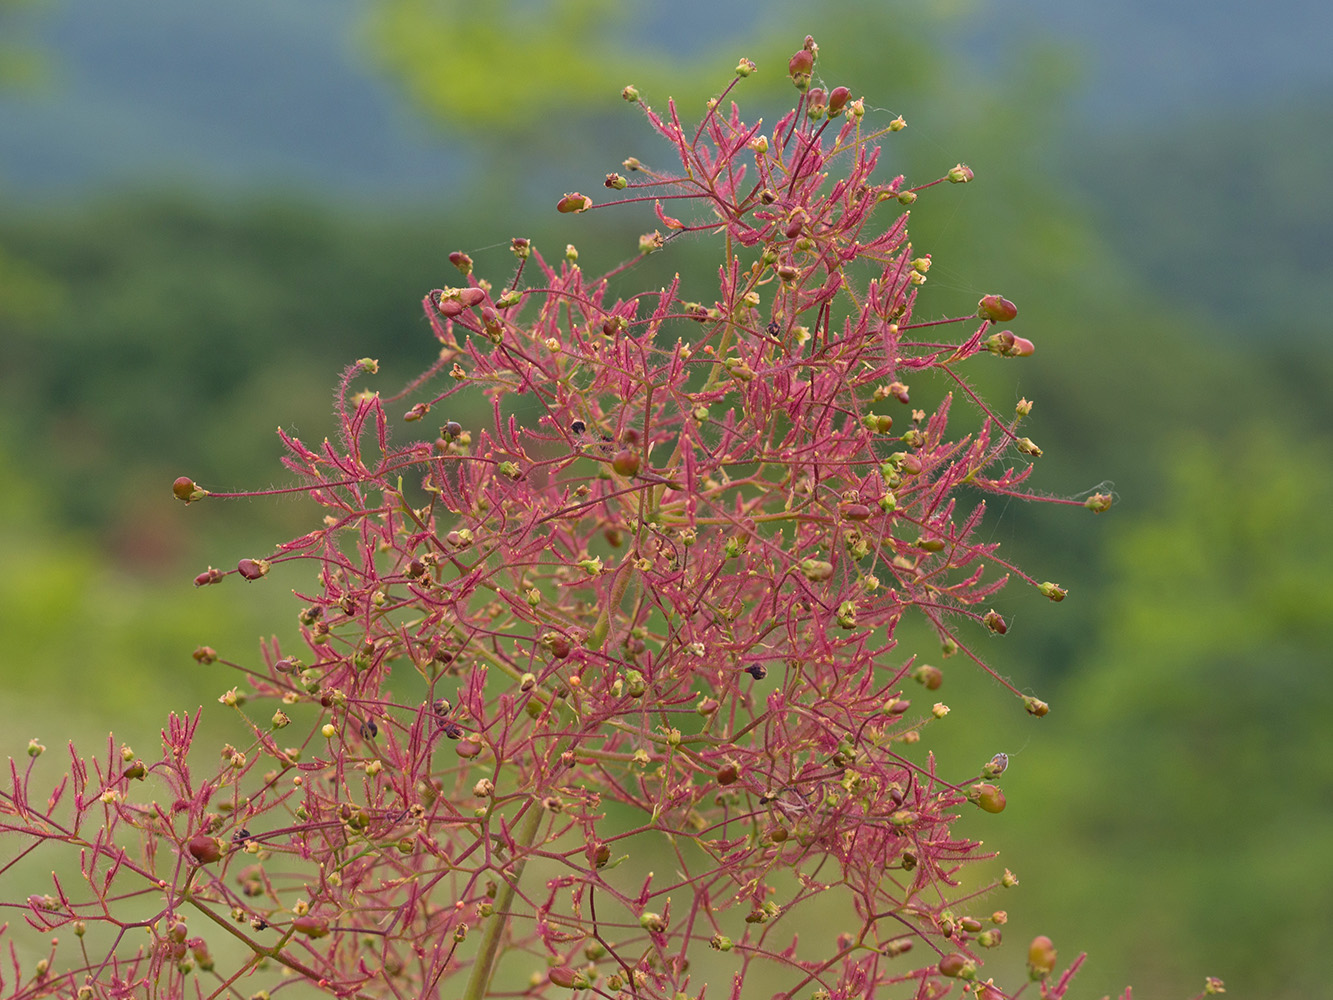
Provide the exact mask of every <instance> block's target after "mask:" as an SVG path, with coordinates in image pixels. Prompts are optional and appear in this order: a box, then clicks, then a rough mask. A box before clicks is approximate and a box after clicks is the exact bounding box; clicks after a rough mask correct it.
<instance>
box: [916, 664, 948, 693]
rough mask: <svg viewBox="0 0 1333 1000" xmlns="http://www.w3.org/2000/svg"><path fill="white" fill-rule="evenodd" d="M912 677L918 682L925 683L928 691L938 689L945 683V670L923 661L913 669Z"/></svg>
mask: <svg viewBox="0 0 1333 1000" xmlns="http://www.w3.org/2000/svg"><path fill="white" fill-rule="evenodd" d="M912 679H913V680H914V681H916V682H917V683H918V684H923V685H925V688H926V690H927V691H938V690H939V689H940V685H941V684H943V683H944V672H943V671H942V670H940V668H939V667H932V666H931V665H930V664H928V663H923V664H921V666H919V667H917V668H916V669H915V670H913V671H912Z"/></svg>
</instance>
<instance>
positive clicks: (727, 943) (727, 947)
mask: <svg viewBox="0 0 1333 1000" xmlns="http://www.w3.org/2000/svg"><path fill="white" fill-rule="evenodd" d="M708 947H710V948H712V949H713V950H714V951H731V949H732V948H733V947H734V945H733V944H732V941H731V938H729V937H727V936H726V935H725V934H714V935H713V936H712V937H711V938H710V939H709V941H708Z"/></svg>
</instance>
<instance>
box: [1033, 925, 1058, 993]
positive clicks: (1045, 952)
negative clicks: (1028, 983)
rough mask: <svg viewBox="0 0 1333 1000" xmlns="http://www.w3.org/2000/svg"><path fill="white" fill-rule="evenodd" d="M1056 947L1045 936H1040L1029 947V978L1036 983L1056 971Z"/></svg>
mask: <svg viewBox="0 0 1333 1000" xmlns="http://www.w3.org/2000/svg"><path fill="white" fill-rule="evenodd" d="M1055 959H1056V951H1055V945H1054V944H1053V943H1052V941H1051V939H1050V938H1048V937H1047V936H1046V935H1045V934H1038V935H1037V936H1036V937H1034V938H1033V939H1032V943H1031V944H1030V945H1028V977H1029V978H1030V979H1032V981H1033V982H1036V981H1037V980H1039V979H1045V978H1046V977H1047V976H1049V975H1050V974H1051V973H1052V972H1054V971H1055Z"/></svg>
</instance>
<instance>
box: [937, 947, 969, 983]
mask: <svg viewBox="0 0 1333 1000" xmlns="http://www.w3.org/2000/svg"><path fill="white" fill-rule="evenodd" d="M939 969H940V975H942V976H948V977H949V978H950V979H971V978H973V977H974V976H975V975H976V974H977V967H976V965H975V964H973V963H972V962H970V961H969V960H968V958H967V956H966V955H963V954H960V953H959V952H956V951H955V952H952V953H950V954H948V955H945V956H944V957H943V958H941V959H940V963H939Z"/></svg>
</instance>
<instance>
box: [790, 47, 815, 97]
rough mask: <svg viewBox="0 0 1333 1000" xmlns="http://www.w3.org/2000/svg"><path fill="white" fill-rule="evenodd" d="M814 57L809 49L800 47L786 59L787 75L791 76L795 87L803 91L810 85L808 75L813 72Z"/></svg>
mask: <svg viewBox="0 0 1333 1000" xmlns="http://www.w3.org/2000/svg"><path fill="white" fill-rule="evenodd" d="M814 68H815V57H814V53H812V52H811V51H810V50H809V49H801V50H799V51H798V52H797V53H796V54H795V55H794V56H792V57H791V59H789V60H788V61H787V75H788V76H790V77H791V81H792V83H794V84H796V89H797V90H799V91H801V92H804V91H805V90H806V89H807V88H808V87H809V86H810V76H811V74H812V73H813V72H814Z"/></svg>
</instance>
